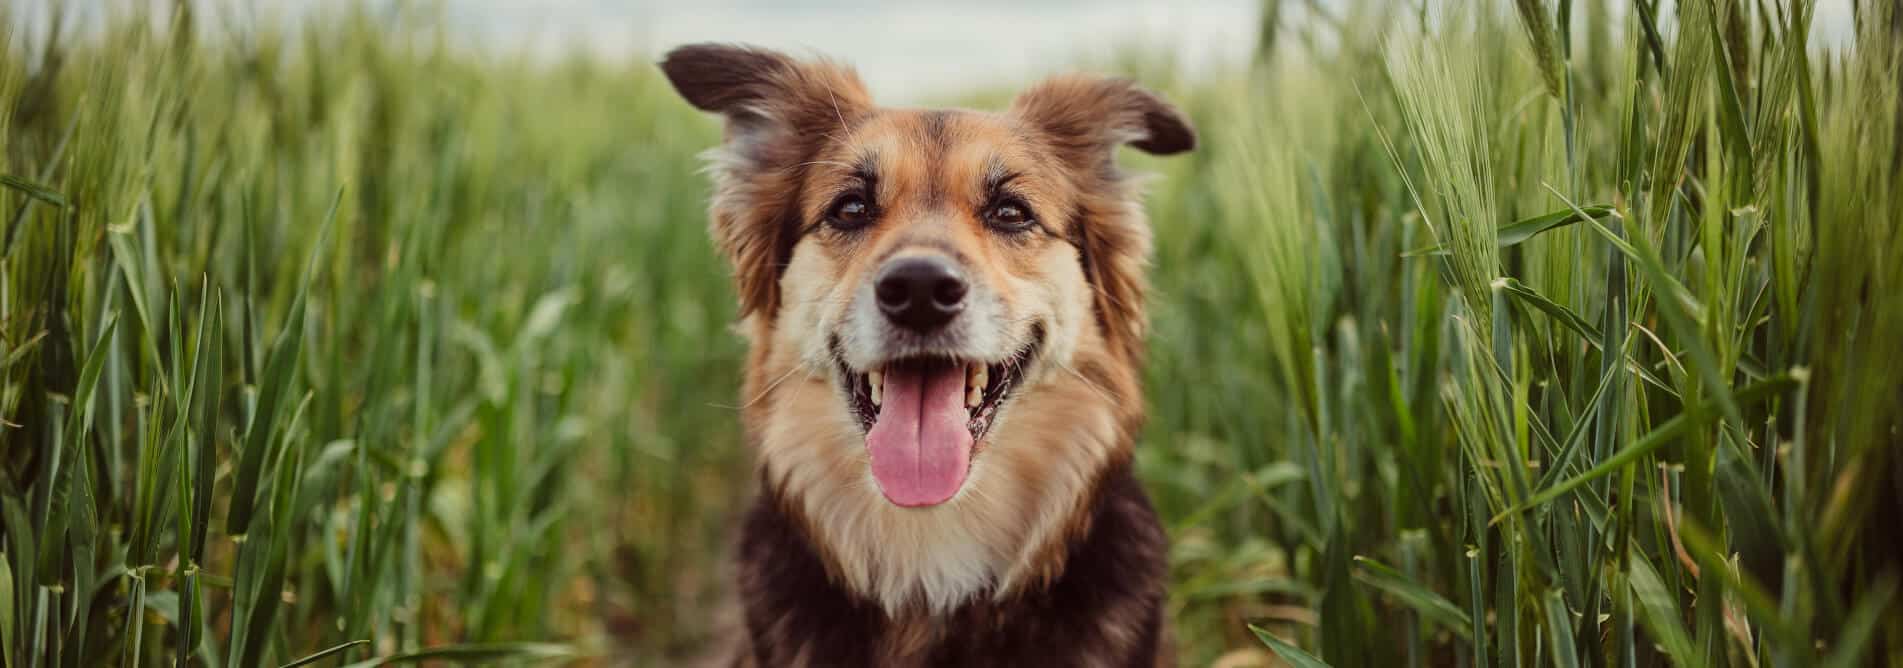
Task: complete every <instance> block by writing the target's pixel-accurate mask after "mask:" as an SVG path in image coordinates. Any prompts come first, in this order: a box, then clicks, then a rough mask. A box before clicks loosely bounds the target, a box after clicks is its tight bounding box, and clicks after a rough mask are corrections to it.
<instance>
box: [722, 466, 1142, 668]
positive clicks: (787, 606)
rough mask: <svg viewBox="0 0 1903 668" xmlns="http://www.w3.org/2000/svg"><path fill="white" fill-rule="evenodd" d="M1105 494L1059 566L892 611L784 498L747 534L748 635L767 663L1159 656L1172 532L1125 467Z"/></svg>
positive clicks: (1059, 661)
mask: <svg viewBox="0 0 1903 668" xmlns="http://www.w3.org/2000/svg"><path fill="white" fill-rule="evenodd" d="M1117 477H1119V478H1120V479H1119V480H1118V481H1112V482H1110V483H1109V484H1107V485H1106V488H1107V491H1108V492H1109V493H1107V494H1106V495H1104V496H1103V497H1101V498H1099V499H1097V503H1096V505H1097V507H1096V508H1094V509H1093V514H1094V519H1095V521H1094V522H1093V523H1092V524H1093V528H1092V529H1091V531H1090V532H1089V535H1087V536H1085V537H1083V538H1082V540H1080V541H1078V542H1077V543H1076V544H1074V545H1071V546H1070V549H1069V550H1068V553H1069V559H1068V563H1067V564H1066V567H1065V568H1064V570H1063V574H1062V575H1061V576H1059V577H1058V578H1057V579H1056V580H1054V581H1052V582H1049V583H1044V584H1043V585H1041V586H1036V587H1029V588H1027V589H1026V590H1025V591H1022V592H1017V593H1014V594H1012V595H1010V596H1008V597H1005V598H1003V599H1001V600H993V599H992V597H991V596H990V594H989V590H985V591H983V592H981V593H980V595H978V596H975V597H970V598H967V599H965V600H964V601H963V602H962V603H960V604H958V605H956V606H953V607H952V608H951V609H950V610H946V611H942V612H939V613H936V614H934V613H929V612H926V611H924V610H923V609H922V608H914V610H916V611H917V612H907V613H901V614H898V615H892V614H888V613H887V611H886V609H885V608H884V607H883V606H881V605H880V604H879V603H878V602H876V601H874V600H871V599H869V598H868V597H866V596H864V595H860V594H857V593H854V591H853V590H852V589H850V588H849V587H848V586H845V585H843V584H842V583H839V582H838V581H837V576H836V575H835V574H834V572H833V571H834V570H836V569H829V568H828V567H827V566H826V562H825V561H823V559H822V557H821V555H820V554H819V553H818V552H817V551H816V550H815V549H814V548H813V547H812V545H811V543H810V542H809V541H808V540H807V538H806V537H805V535H804V529H802V526H803V525H802V524H801V523H799V522H798V521H795V520H794V519H792V518H790V517H788V516H787V515H786V514H784V513H783V512H782V511H781V509H780V508H779V506H778V504H774V503H771V502H763V503H761V504H760V505H759V506H757V507H756V508H755V509H754V510H753V512H752V513H751V514H750V516H749V518H748V520H747V523H746V526H745V527H744V528H743V537H742V540H741V544H740V553H739V559H738V561H739V564H738V565H739V568H740V575H741V578H740V589H741V595H742V604H743V606H744V607H745V610H746V616H747V625H748V634H747V636H748V642H749V643H750V644H751V645H752V649H753V650H754V651H753V656H754V659H755V661H756V662H757V663H759V664H760V665H802V664H803V665H827V666H834V665H837V666H854V665H901V666H903V665H919V666H964V665H1051V666H1064V665H1090V666H1097V665H1108V666H1123V665H1146V666H1147V665H1155V663H1156V661H1157V659H1158V658H1159V656H1161V654H1160V650H1159V646H1160V642H1161V640H1160V633H1161V620H1162V599H1163V577H1164V538H1163V535H1162V532H1161V529H1160V527H1159V526H1158V525H1157V524H1156V520H1155V517H1154V515H1153V514H1152V513H1151V512H1150V509H1149V505H1148V502H1147V500H1145V499H1144V498H1143V497H1142V492H1141V491H1140V490H1139V489H1137V488H1136V485H1135V483H1134V481H1130V480H1128V479H1127V478H1128V474H1127V472H1121V473H1119V474H1117Z"/></svg>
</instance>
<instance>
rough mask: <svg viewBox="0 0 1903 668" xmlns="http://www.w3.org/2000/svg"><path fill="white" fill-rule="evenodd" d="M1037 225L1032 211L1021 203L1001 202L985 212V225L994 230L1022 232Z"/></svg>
mask: <svg viewBox="0 0 1903 668" xmlns="http://www.w3.org/2000/svg"><path fill="white" fill-rule="evenodd" d="M1036 223H1037V220H1036V219H1034V218H1032V217H1031V209H1030V208H1029V207H1026V206H1024V204H1023V203H1021V202H1014V201H1006V202H999V203H997V204H993V205H991V208H990V209H987V210H985V224H986V225H989V226H991V227H992V228H994V229H999V230H1004V231H1006V232H1022V231H1024V230H1028V229H1030V228H1031V226H1032V225H1034V224H1036Z"/></svg>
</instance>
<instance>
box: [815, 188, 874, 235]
mask: <svg viewBox="0 0 1903 668" xmlns="http://www.w3.org/2000/svg"><path fill="white" fill-rule="evenodd" d="M826 223H827V224H829V225H832V226H833V227H836V228H839V229H842V230H856V229H859V228H861V227H865V226H867V225H870V224H872V204H871V203H868V202H866V198H864V197H860V196H858V195H846V196H844V197H841V198H839V201H837V202H833V208H832V210H831V211H829V212H827V213H826Z"/></svg>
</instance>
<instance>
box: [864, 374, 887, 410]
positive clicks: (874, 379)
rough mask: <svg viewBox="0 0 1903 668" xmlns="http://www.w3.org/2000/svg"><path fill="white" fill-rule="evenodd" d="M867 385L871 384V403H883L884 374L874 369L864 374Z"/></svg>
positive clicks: (875, 404)
mask: <svg viewBox="0 0 1903 668" xmlns="http://www.w3.org/2000/svg"><path fill="white" fill-rule="evenodd" d="M866 381H867V384H868V385H871V386H872V405H874V406H877V405H879V404H882V403H885V401H884V399H885V374H883V373H880V372H877V371H874V372H872V373H868V374H866Z"/></svg>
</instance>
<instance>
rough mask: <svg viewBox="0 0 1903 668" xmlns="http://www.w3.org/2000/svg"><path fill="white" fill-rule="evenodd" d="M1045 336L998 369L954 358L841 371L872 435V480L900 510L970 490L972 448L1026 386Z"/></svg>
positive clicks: (851, 404) (856, 412)
mask: <svg viewBox="0 0 1903 668" xmlns="http://www.w3.org/2000/svg"><path fill="white" fill-rule="evenodd" d="M1042 341H1043V332H1042V330H1041V329H1040V330H1037V331H1035V332H1034V335H1033V337H1032V342H1031V343H1030V344H1029V345H1027V346H1025V347H1024V348H1023V349H1021V350H1019V351H1018V352H1017V354H1015V355H1012V356H1011V357H1010V358H1008V359H1006V360H1004V361H1002V362H996V363H985V362H977V361H965V360H960V359H956V358H947V357H913V358H905V359H900V360H894V361H890V362H887V363H885V364H883V365H881V366H880V367H879V368H877V369H872V370H870V371H867V372H864V373H859V372H855V371H853V370H852V369H850V368H848V367H846V365H844V364H843V363H842V364H840V366H839V369H840V373H841V374H842V376H843V379H844V384H845V386H846V387H847V388H850V392H849V393H848V394H849V395H850V396H849V397H848V399H847V403H848V406H847V408H848V409H849V410H850V412H851V413H852V415H853V416H854V417H855V418H857V419H858V420H859V424H860V427H861V428H862V429H864V430H865V433H866V450H867V451H868V452H869V453H870V454H871V455H872V477H873V478H874V479H875V480H877V481H878V483H879V489H880V491H881V492H883V493H884V494H885V497H886V499H888V500H890V501H891V502H892V503H894V504H897V505H900V506H930V505H937V504H940V503H944V502H945V501H947V500H950V499H951V497H952V496H954V495H956V494H957V493H958V490H959V488H960V487H962V486H964V482H965V475H966V474H967V473H968V472H969V469H970V465H971V452H972V447H973V446H974V445H975V444H977V442H978V441H979V440H980V439H983V438H984V437H985V434H986V433H988V432H989V431H990V430H991V424H992V422H993V421H994V420H995V419H996V418H997V416H998V410H999V408H1000V407H1002V406H1003V405H1004V404H1005V402H1006V401H1008V400H1009V399H1010V398H1011V394H1012V392H1013V391H1014V390H1016V389H1017V387H1018V384H1019V382H1020V381H1022V380H1023V377H1024V376H1023V373H1024V370H1025V368H1026V366H1027V365H1029V364H1030V362H1031V361H1032V359H1033V358H1034V357H1035V355H1036V353H1037V347H1038V345H1039V344H1040V343H1041V342H1042Z"/></svg>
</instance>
